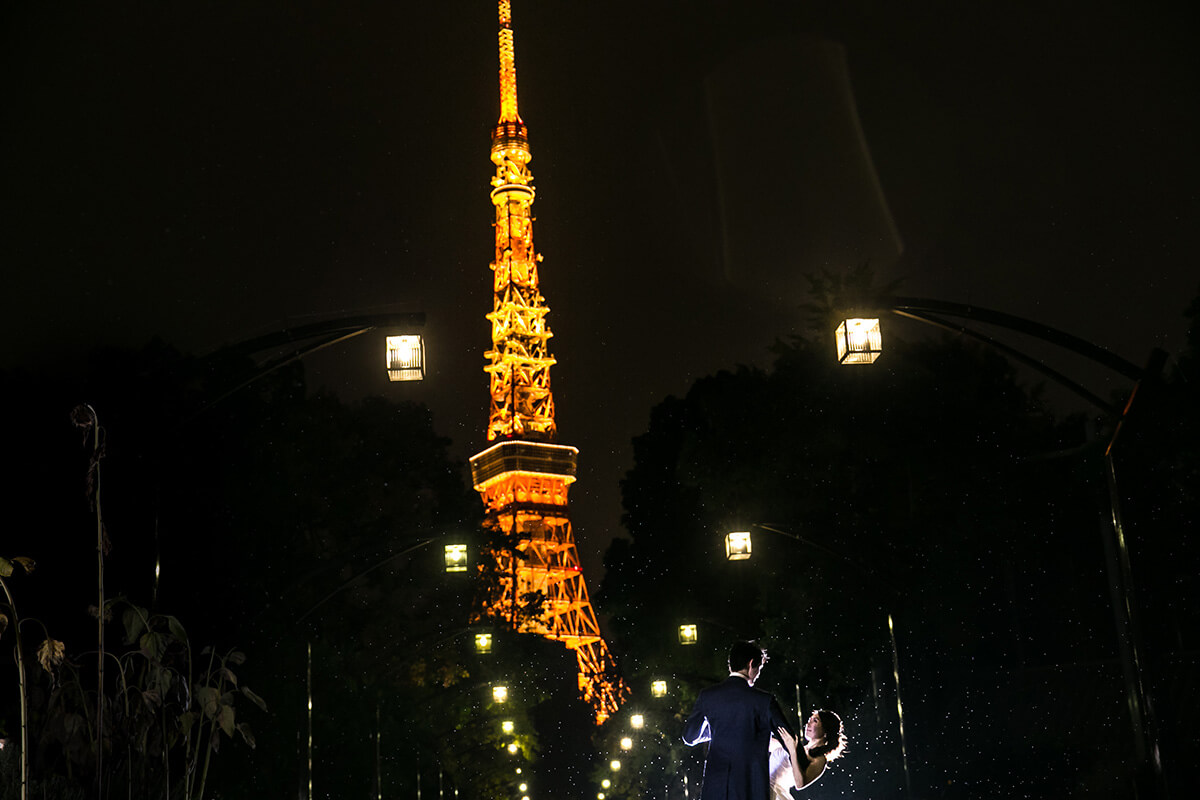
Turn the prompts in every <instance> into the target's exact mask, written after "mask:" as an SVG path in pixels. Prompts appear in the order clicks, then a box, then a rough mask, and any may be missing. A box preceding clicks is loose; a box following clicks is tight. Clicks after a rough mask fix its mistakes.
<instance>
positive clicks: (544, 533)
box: [471, 0, 628, 724]
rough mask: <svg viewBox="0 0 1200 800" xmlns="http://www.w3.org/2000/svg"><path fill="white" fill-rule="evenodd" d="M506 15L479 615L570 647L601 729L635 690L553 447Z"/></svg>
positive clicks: (569, 461) (541, 306) (528, 176)
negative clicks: (583, 552) (590, 577)
mask: <svg viewBox="0 0 1200 800" xmlns="http://www.w3.org/2000/svg"><path fill="white" fill-rule="evenodd" d="M499 8H500V33H499V45H500V119H499V121H498V122H497V123H496V127H495V128H494V129H493V130H492V149H491V159H492V163H493V164H494V165H495V168H496V169H495V173H494V175H493V176H492V192H491V199H492V205H494V206H495V209H496V222H495V247H496V252H495V257H494V259H493V260H492V263H491V269H492V275H493V282H492V286H493V292H494V302H493V305H492V311H491V313H490V314H488V315H487V319H488V320H489V321H490V322H491V327H492V347H491V349H490V350H488V351H487V353H486V354H485V358H486V359H487V365H486V366H485V367H484V371H485V372H487V374H488V376H489V390H490V398H491V399H490V406H489V413H488V426H487V439H488V442H490V443H494V444H491V445H490V446H489V447H487V449H485V450H483V451H482V452H481V453H479V454H477V455H475V456H473V457H472V458H471V477H472V482H473V484H474V486H475V490H476V491H478V492H479V494H480V496H481V497H482V498H483V503H484V506H485V508H486V512H487V514H486V518H485V521H484V527H485V528H486V529H487V530H488V532H489V534H490V536H489V538H488V541H489V544H487V545H485V549H484V554H483V558H482V559H481V564H480V567H479V569H480V571H481V572H482V573H484V578H485V580H484V585H485V587H487V590H488V591H487V596H486V597H485V598H484V599H483V602H482V605H481V607H480V608H479V610H478V612H477V616H478V617H490V618H493V619H499V620H504V621H505V622H506V623H508V624H510V625H512V626H513V627H514V628H515V629H516V630H518V631H520V632H523V633H532V634H536V635H539V636H544V637H546V638H548V639H553V640H556V641H560V642H562V643H563V644H564V645H566V646H567V648H569V649H571V650H574V651H575V654H576V657H577V659H578V663H579V690H580V693H581V695H582V696H583V699H584V700H585V701H586V702H587V703H588V704H589V705H590V706H591V707H592V709H593V712H594V715H595V719H596V723H597V724H600V723H602V722H604V720H605V719H606V718H607V717H608V716H609V715H611V714H612V713H613V712H615V711H616V710H617V708H618V707H619V706H620V704H621V702H622V701H623V699H624V696H625V695H626V694H627V693H628V689H627V688H626V687H625V686H624V685H623V684H622V683H621V681H620V678H619V677H618V676H617V674H616V665H615V663H614V661H613V658H612V655H611V654H610V653H609V650H608V646H607V645H606V644H605V642H604V639H603V637H602V636H601V635H600V627H599V625H598V624H597V621H596V614H595V611H594V610H593V609H592V604H591V602H590V601H589V600H588V592H587V585H586V584H585V582H584V578H583V570H582V568H581V566H580V563H579V555H578V552H577V551H576V548H575V539H574V535H573V533H572V531H571V522H570V517H569V515H568V511H567V490H568V488H569V487H570V485H571V484H572V483H574V481H575V463H576V456H577V454H578V451H577V450H576V449H575V448H574V447H570V446H567V445H562V444H556V443H555V438H556V434H557V428H556V426H555V422H554V396H553V394H551V391H550V367H551V366H553V364H554V363H555V361H554V358H553V356H551V355H550V348H549V340H550V337H551V335H552V334H551V333H550V328H549V326H548V325H547V323H546V314H547V312H548V311H549V308H547V307H546V305H545V299H544V298H543V297H542V295H541V292H540V290H539V287H538V265H539V264H540V262H541V260H542V257H541V256H540V255H538V254H537V253H536V252H535V251H534V247H533V217H532V214H531V208H532V206H533V200H534V188H533V174H532V173H531V172H530V171H529V162H530V160H531V156H530V151H529V138H528V131H527V129H526V127H525V123H524V122H522V121H521V117H520V114H519V113H518V112H517V73H516V65H515V59H514V50H513V29H512V11H511V5H510V2H509V0H499Z"/></svg>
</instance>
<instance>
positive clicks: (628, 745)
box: [621, 736, 633, 750]
mask: <svg viewBox="0 0 1200 800" xmlns="http://www.w3.org/2000/svg"><path fill="white" fill-rule="evenodd" d="M621 749H622V750H632V749H633V738H632V737H630V736H622V737H621Z"/></svg>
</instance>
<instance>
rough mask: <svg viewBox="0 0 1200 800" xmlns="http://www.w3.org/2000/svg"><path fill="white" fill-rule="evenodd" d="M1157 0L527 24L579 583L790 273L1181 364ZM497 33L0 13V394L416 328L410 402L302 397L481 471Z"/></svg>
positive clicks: (342, 352)
mask: <svg viewBox="0 0 1200 800" xmlns="http://www.w3.org/2000/svg"><path fill="white" fill-rule="evenodd" d="M1178 5H1179V10H1178V12H1177V11H1175V10H1170V9H1168V8H1166V7H1159V6H1158V4H1146V3H1141V4H1138V5H1137V7H1136V8H1135V7H1134V5H1133V4H1132V3H1116V2H1104V0H1100V1H1099V2H1088V3H1082V2H1081V3H1056V4H1046V3H1024V2H1017V3H991V2H983V3H972V4H960V3H946V2H907V3H888V2H812V3H798V2H782V1H780V2H756V1H755V0H737V1H736V2H718V1H717V0H711V1H710V2H656V1H655V0H640V1H639V2H636V3H635V2H623V1H621V0H618V1H617V2H608V3H583V2H565V1H564V0H516V2H514V21H515V30H516V48H517V75H518V87H519V88H518V91H519V99H520V108H521V113H522V116H523V118H524V120H525V121H526V123H528V125H529V130H530V142H531V147H532V151H533V162H532V164H531V168H532V170H533V174H534V176H535V182H536V186H537V190H538V195H537V203H536V204H535V206H534V211H535V213H536V216H537V223H536V225H535V229H534V231H535V234H534V238H535V242H536V244H537V247H538V250H539V251H540V252H541V253H543V254H544V256H545V262H544V263H543V266H542V272H541V274H542V293H543V294H544V295H545V297H546V300H547V304H548V305H549V307H550V309H551V313H550V316H549V321H550V326H551V328H552V330H553V331H554V334H555V337H554V339H552V340H551V350H552V352H553V353H554V355H555V356H556V357H557V358H558V360H559V364H558V366H556V367H555V368H554V371H553V388H554V390H555V396H556V402H557V409H558V423H559V433H560V437H559V440H560V441H561V442H563V443H565V444H572V445H575V446H577V447H579V449H580V478H579V481H578V483H577V484H576V485H575V487H574V488H573V491H572V507H573V510H574V516H575V520H576V536H577V540H578V542H579V544H580V549H581V552H582V554H583V556H584V559H585V566H586V567H587V570H588V572H589V574H591V575H593V576H595V577H593V578H592V579H591V580H592V582H593V583H594V582H596V581H597V580H598V577H599V576H598V574H597V572H596V570H598V568H599V565H600V558H601V555H602V553H603V550H604V549H605V548H606V547H607V545H608V542H609V541H610V540H611V538H612V537H613V536H616V535H620V533H621V530H620V522H619V515H620V495H619V488H618V481H619V480H620V478H621V477H622V475H623V474H624V472H625V471H626V470H627V469H628V468H629V466H630V465H631V457H632V456H631V448H630V439H631V437H633V436H634V435H636V434H638V433H639V432H641V431H642V430H644V429H645V427H646V424H647V421H648V416H649V411H650V408H651V407H652V406H653V405H654V404H656V403H657V402H659V401H660V400H661V399H663V398H664V397H665V396H667V395H668V394H682V393H684V392H686V390H687V388H688V386H689V385H690V383H691V382H692V381H693V380H694V379H695V378H697V377H700V376H702V375H705V374H709V373H712V372H714V371H716V370H718V369H722V368H732V367H734V366H735V365H737V364H739V363H745V364H758V365H763V366H765V365H767V364H769V363H770V355H769V352H768V347H769V346H770V344H771V342H772V341H773V340H774V339H775V337H777V336H787V335H789V334H792V333H799V332H801V330H802V328H803V319H802V315H801V314H800V312H799V310H798V307H799V305H800V304H801V303H802V302H804V300H805V299H806V298H805V297H804V295H803V289H804V287H805V285H806V284H805V282H804V280H803V277H802V276H803V275H804V274H805V273H806V272H811V271H813V270H817V269H822V268H827V269H842V268H847V267H852V266H854V265H856V264H860V263H863V262H870V263H871V264H872V265H874V266H875V268H876V270H877V272H878V273H879V274H880V275H881V276H882V277H883V278H885V279H890V278H895V277H904V278H905V279H906V282H905V283H904V284H903V286H902V289H901V293H903V294H909V295H919V296H928V297H934V298H939V299H945V300H953V301H959V302H971V303H976V304H979V305H981V306H986V307H988V308H994V309H998V310H1002V311H1007V312H1010V313H1015V314H1018V315H1021V316H1025V317H1028V318H1031V319H1034V320H1036V321H1039V322H1043V323H1047V324H1051V325H1054V326H1055V327H1058V328H1061V329H1064V330H1067V331H1069V332H1072V333H1074V334H1077V335H1079V336H1082V337H1083V338H1085V339H1088V340H1091V341H1093V342H1095V343H1097V344H1100V345H1103V346H1106V347H1109V348H1111V349H1113V350H1115V351H1116V352H1117V353H1118V354H1119V355H1121V356H1123V357H1125V358H1127V359H1129V360H1131V361H1133V362H1135V363H1142V362H1144V361H1145V359H1146V356H1147V355H1148V353H1149V352H1150V350H1151V348H1152V347H1155V346H1158V347H1162V348H1164V349H1166V350H1167V351H1168V352H1170V353H1173V352H1176V351H1178V350H1179V349H1180V347H1181V346H1182V343H1183V333H1184V330H1185V323H1184V319H1183V317H1182V314H1181V312H1182V310H1183V308H1184V307H1185V306H1186V305H1187V303H1188V302H1189V300H1190V299H1191V298H1192V297H1193V296H1194V295H1195V293H1196V291H1197V289H1198V288H1200V270H1198V269H1197V268H1196V266H1195V263H1194V257H1195V252H1196V248H1197V233H1196V232H1197V230H1198V229H1200V228H1198V226H1197V223H1198V222H1200V205H1198V203H1197V196H1196V188H1195V187H1196V186H1197V185H1198V180H1197V179H1198V178H1200V162H1198V160H1197V158H1196V156H1195V142H1196V141H1197V140H1198V138H1200V137H1198V136H1197V134H1198V133H1200V125H1198V122H1200V120H1198V118H1197V117H1198V114H1200V111H1198V110H1197V109H1198V106H1197V103H1196V102H1195V101H1196V97H1197V77H1198V70H1197V63H1196V57H1195V54H1194V50H1193V49H1192V47H1191V40H1192V38H1193V36H1192V34H1193V30H1194V29H1193V28H1192V27H1191V26H1190V25H1188V24H1187V23H1186V22H1185V20H1184V19H1183V17H1182V13H1183V10H1184V9H1183V5H1184V4H1178ZM496 27H497V25H496V11H495V4H494V3H493V2H490V0H443V1H442V2H432V3H423V4H418V3H397V2H378V1H376V2H370V1H368V2H361V3H325V4H312V3H309V4H289V3H263V2H253V0H239V2H225V3H205V4H177V3H171V4H167V3H139V4H132V3H117V2H107V3H37V4H34V3H26V4H17V3H9V4H5V6H4V8H3V10H2V11H0V36H2V37H3V38H2V40H0V64H2V66H0V82H2V85H0V97H2V98H3V101H2V102H3V120H2V122H0V159H2V160H3V167H2V172H3V179H2V186H3V194H2V198H3V199H2V201H0V202H2V203H3V206H2V208H0V213H2V218H3V223H2V230H3V236H2V237H0V263H2V264H3V270H4V276H5V281H4V283H5V288H4V291H3V292H2V293H0V304H2V306H0V319H3V325H4V331H3V336H2V337H0V341H2V342H3V343H2V344H0V348H2V350H0V367H14V366H21V367H30V368H41V369H63V368H68V367H70V366H71V365H72V363H73V362H76V361H77V360H78V359H79V358H81V357H83V356H84V354H86V352H87V351H88V350H89V349H91V348H92V347H94V346H97V345H101V344H121V345H129V346H141V345H143V344H145V343H146V342H147V341H148V340H149V339H150V338H151V337H153V336H160V337H162V338H163V339H165V340H166V341H168V342H170V343H172V344H174V345H175V346H176V347H178V348H180V349H182V350H184V351H188V352H193V353H196V354H204V353H207V352H210V351H212V350H213V349H215V348H217V347H219V346H220V345H222V344H227V343H234V342H238V341H241V340H244V339H246V338H249V337H251V336H255V335H258V334H263V333H268V332H272V331H276V330H279V329H282V328H285V327H289V326H293V325H298V324H303V323H306V322H311V321H314V320H318V319H323V318H328V317H333V316H339V315H346V314H358V313H366V312H372V311H394V310H407V311H416V310H420V311H424V312H425V313H426V314H427V317H428V322H427V325H426V328H425V335H426V337H427V348H428V354H429V360H430V364H431V371H430V375H429V378H428V380H427V381H426V382H425V383H423V384H420V385H414V384H394V385H388V384H386V383H385V382H384V381H383V371H382V365H381V363H380V361H381V358H382V354H381V350H382V347H381V346H380V344H379V343H378V342H377V341H372V342H370V343H365V344H355V345H352V346H347V347H344V348H340V349H336V350H332V351H328V353H326V354H322V355H320V356H318V357H314V358H313V359H311V360H310V361H309V362H308V363H307V366H308V371H309V383H310V386H311V387H312V388H314V389H316V388H321V387H325V388H328V389H329V390H332V391H335V392H337V393H338V395H339V396H341V397H342V398H344V399H348V400H349V399H354V398H357V397H361V396H363V395H365V394H378V393H386V394H387V395H388V396H389V397H392V398H395V399H416V400H420V401H423V402H426V403H427V404H428V405H429V406H430V408H431V409H432V410H433V414H434V420H435V425H436V427H437V428H438V429H439V431H440V432H441V433H443V434H444V435H446V436H448V437H451V438H452V439H453V442H454V452H455V453H456V454H457V455H458V456H459V457H461V458H463V459H465V458H466V457H467V456H469V455H470V454H472V453H474V452H476V451H478V450H480V449H482V446H483V444H484V442H483V430H484V427H485V424H486V400H487V397H486V391H487V390H486V386H487V383H486V377H485V375H484V373H483V371H482V367H483V364H484V358H483V353H484V350H485V349H487V347H488V345H489V327H488V323H487V322H486V320H485V319H484V314H486V313H487V312H488V311H490V309H491V296H490V280H491V273H490V272H489V270H488V262H489V261H490V259H491V256H492V252H491V247H492V244H491V242H492V239H491V222H492V218H493V211H492V206H491V204H490V202H489V200H488V191H489V189H490V187H489V183H488V181H489V178H490V176H491V173H492V167H491V164H490V162H489V160H488V147H489V131H490V126H491V125H492V124H493V123H494V122H495V119H496V116H497V114H498V108H499V101H498V89H497V77H496V66H497V55H496V45H495V42H496V36H495V31H496ZM831 348H832V345H831ZM831 357H832V356H831ZM881 363H882V362H881ZM1120 385H1121V384H1120V383H1113V384H1111V385H1106V384H1104V383H1100V384H1099V385H1095V384H1093V388H1095V389H1097V390H1098V391H1100V392H1102V393H1106V392H1107V391H1109V390H1111V389H1116V388H1119V387H1120ZM67 410H68V409H65V408H64V412H63V415H64V420H65V417H66V412H67ZM99 411H100V413H101V415H102V417H103V415H104V409H99ZM110 435H113V436H116V435H119V432H111V433H110ZM117 489H118V487H111V489H110V490H111V491H116V490H117Z"/></svg>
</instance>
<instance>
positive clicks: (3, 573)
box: [0, 556, 13, 578]
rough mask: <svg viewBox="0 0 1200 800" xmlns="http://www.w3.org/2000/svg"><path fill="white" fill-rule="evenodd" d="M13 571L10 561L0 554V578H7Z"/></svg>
mask: <svg viewBox="0 0 1200 800" xmlns="http://www.w3.org/2000/svg"><path fill="white" fill-rule="evenodd" d="M12 573H13V565H12V562H11V561H9V560H8V559H7V558H5V557H4V556H0V578H7V577H8V576H9V575H12Z"/></svg>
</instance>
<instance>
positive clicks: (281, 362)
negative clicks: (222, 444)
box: [202, 311, 425, 410]
mask: <svg viewBox="0 0 1200 800" xmlns="http://www.w3.org/2000/svg"><path fill="white" fill-rule="evenodd" d="M424 325H425V314H424V312H419V311H418V312H408V313H397V314H360V315H356V316H350V317H337V318H335V319H328V320H323V321H321V322H313V323H309V324H307V325H300V326H298V327H295V328H285V329H283V330H280V331H275V332H274V333H268V334H264V335H262V336H257V337H255V338H253V339H247V340H245V341H243V342H238V343H237V344H234V345H231V346H228V347H222V348H221V349H219V350H217V351H215V352H213V353H210V354H209V355H207V356H205V357H204V358H203V359H202V361H212V360H214V359H216V358H218V357H221V356H224V355H230V354H232V355H240V356H246V357H249V356H251V355H253V354H254V353H258V352H261V351H263V350H270V349H273V348H278V347H283V346H284V345H288V344H292V343H302V344H301V345H300V346H299V347H297V349H295V350H293V351H291V352H289V353H285V354H283V355H281V356H279V357H277V358H275V359H272V360H270V361H268V362H267V363H265V364H263V365H262V366H261V367H259V369H258V370H257V371H255V373H254V375H252V376H251V377H249V378H247V379H246V380H244V381H242V382H241V383H239V384H238V385H237V386H234V387H233V388H232V389H229V390H228V391H226V392H224V393H223V394H221V395H220V396H218V397H217V398H215V399H213V400H212V401H211V402H209V403H208V405H206V406H205V407H204V409H202V410H207V409H208V408H211V407H212V406H214V405H216V404H217V403H219V402H221V401H222V400H224V399H225V398H227V397H229V396H230V395H232V394H235V393H237V392H239V391H241V390H242V389H244V388H246V387H247V386H249V385H250V384H252V383H254V382H255V381H258V380H259V379H260V378H263V377H265V376H267V375H269V374H271V373H272V372H274V371H275V370H277V369H279V368H280V367H284V366H287V365H288V364H291V363H292V362H294V361H299V360H300V359H302V358H304V357H306V356H310V355H312V354H313V353H316V352H318V351H320V350H324V349H325V348H326V347H330V346H331V345H335V344H338V343H339V342H344V341H347V340H348V339H353V338H354V337H356V336H361V335H362V334H364V333H370V332H371V331H373V330H376V329H378V328H398V329H404V330H413V329H417V328H421V327H424Z"/></svg>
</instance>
